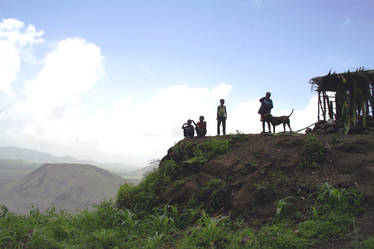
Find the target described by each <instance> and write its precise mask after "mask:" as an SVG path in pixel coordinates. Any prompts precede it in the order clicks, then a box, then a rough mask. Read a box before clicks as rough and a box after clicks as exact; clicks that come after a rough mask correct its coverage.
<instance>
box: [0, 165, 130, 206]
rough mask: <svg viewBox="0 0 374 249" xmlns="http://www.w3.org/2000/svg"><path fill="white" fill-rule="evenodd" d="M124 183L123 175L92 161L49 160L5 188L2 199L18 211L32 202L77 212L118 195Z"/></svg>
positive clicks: (0, 191)
mask: <svg viewBox="0 0 374 249" xmlns="http://www.w3.org/2000/svg"><path fill="white" fill-rule="evenodd" d="M122 183H124V179H123V178H122V177H120V176H118V175H114V174H112V173H110V172H109V171H107V170H103V169H100V168H98V167H95V166H92V165H87V164H85V165H82V164H45V165H43V166H41V167H40V168H38V169H36V170H34V171H33V172H31V173H30V174H28V175H27V176H25V177H24V178H22V179H20V180H18V181H16V182H14V183H11V184H8V185H7V186H6V188H1V189H0V203H3V204H5V205H6V206H7V207H8V208H9V209H10V210H11V211H13V212H17V213H25V212H27V211H28V209H29V208H30V207H31V206H34V207H36V208H39V209H40V210H45V209H47V208H49V207H51V206H55V207H56V208H58V209H64V210H66V211H69V212H74V211H77V210H81V209H85V208H89V207H91V206H92V205H93V204H95V203H99V202H101V201H102V200H103V199H109V198H113V197H115V195H116V193H117V191H118V188H119V186H120V184H122Z"/></svg>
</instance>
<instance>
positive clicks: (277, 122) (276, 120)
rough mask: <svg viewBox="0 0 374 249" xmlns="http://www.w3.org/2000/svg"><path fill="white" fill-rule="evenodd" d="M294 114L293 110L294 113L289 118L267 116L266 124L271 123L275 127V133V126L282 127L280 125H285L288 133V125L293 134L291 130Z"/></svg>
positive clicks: (284, 127) (284, 128)
mask: <svg viewBox="0 0 374 249" xmlns="http://www.w3.org/2000/svg"><path fill="white" fill-rule="evenodd" d="M292 113H293V109H292V112H291V113H290V115H288V116H280V117H274V116H273V115H271V114H270V113H269V114H265V122H267V123H270V124H271V125H272V126H273V133H275V126H277V125H280V124H283V130H284V132H286V125H287V126H288V128H289V129H290V131H291V132H292V129H291V126H290V117H291V115H292Z"/></svg>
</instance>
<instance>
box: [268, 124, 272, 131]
mask: <svg viewBox="0 0 374 249" xmlns="http://www.w3.org/2000/svg"><path fill="white" fill-rule="evenodd" d="M268 129H269V133H271V128H270V122H268Z"/></svg>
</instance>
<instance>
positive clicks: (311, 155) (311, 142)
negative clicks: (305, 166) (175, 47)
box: [303, 134, 326, 164]
mask: <svg viewBox="0 0 374 249" xmlns="http://www.w3.org/2000/svg"><path fill="white" fill-rule="evenodd" d="M325 152H326V151H325V148H324V146H323V143H322V142H321V141H320V140H319V139H318V138H317V137H315V136H314V135H311V134H309V135H307V136H306V137H305V139H304V143H303V154H304V156H305V157H306V161H307V162H308V163H313V162H314V163H317V164H321V163H323V162H324V161H325V159H326V153H325Z"/></svg>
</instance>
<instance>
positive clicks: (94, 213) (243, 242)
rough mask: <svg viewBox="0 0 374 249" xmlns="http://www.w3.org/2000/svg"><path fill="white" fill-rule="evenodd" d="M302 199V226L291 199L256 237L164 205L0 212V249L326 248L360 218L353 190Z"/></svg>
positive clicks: (228, 222)
mask: <svg viewBox="0 0 374 249" xmlns="http://www.w3.org/2000/svg"><path fill="white" fill-rule="evenodd" d="M222 184H224V183H223V182H222V181H220V180H218V179H213V180H211V181H210V182H209V183H208V184H207V188H212V189H213V188H215V189H219V188H220V186H222ZM309 198H310V199H311V200H314V204H313V205H312V206H310V215H309V216H308V215H307V216H304V218H306V219H303V220H294V219H292V218H289V217H288V215H287V213H288V211H289V208H291V207H292V204H291V201H292V198H290V197H289V198H284V199H281V200H279V201H278V202H276V207H277V211H276V213H275V214H274V220H273V221H274V222H273V223H268V224H265V225H264V226H262V227H261V228H260V229H255V228H252V227H250V226H248V225H246V223H245V222H243V220H240V219H237V220H232V219H231V218H230V217H227V216H216V217H212V216H210V215H208V213H207V212H205V211H204V210H199V209H194V208H186V209H178V208H177V207H175V206H171V205H164V206H160V207H156V208H154V209H153V210H151V211H149V212H146V211H144V210H140V211H137V212H133V211H130V210H128V209H121V208H118V207H117V206H116V204H115V203H114V202H112V201H106V202H103V203H101V204H100V205H98V206H95V207H94V208H93V209H92V210H90V211H88V210H86V211H82V212H81V213H79V214H76V215H72V214H68V213H64V212H57V211H56V210H54V209H50V210H49V211H48V212H46V213H40V212H39V211H38V210H37V209H31V210H30V212H29V213H28V214H27V215H15V214H13V213H10V212H8V211H7V209H6V207H4V206H2V207H1V215H0V248H2V249H10V248H12V249H14V248H29V249H42V248H48V249H51V248H56V249H57V248H69V249H70V248H75V249H81V248H82V249H83V248H84V249H107V248H118V249H121V248H229V249H230V248H233V249H234V248H249V249H283V248H284V249H286V248H287V249H292V248H295V249H303V248H305V249H306V248H312V247H313V246H316V245H318V244H322V243H325V242H327V241H335V240H339V239H352V240H353V237H352V234H353V230H354V217H355V215H357V214H358V213H359V211H360V210H361V196H360V195H359V194H358V193H357V190H355V189H342V188H334V187H332V186H330V185H327V184H324V185H321V186H320V187H319V189H318V191H317V192H316V193H314V194H313V195H311V196H310V197H309ZM308 203H313V202H308ZM293 208H294V207H293ZM191 217H193V218H191ZM373 244H374V240H373V239H368V240H365V241H357V242H355V243H354V246H355V247H354V248H356V249H367V248H373Z"/></svg>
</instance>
